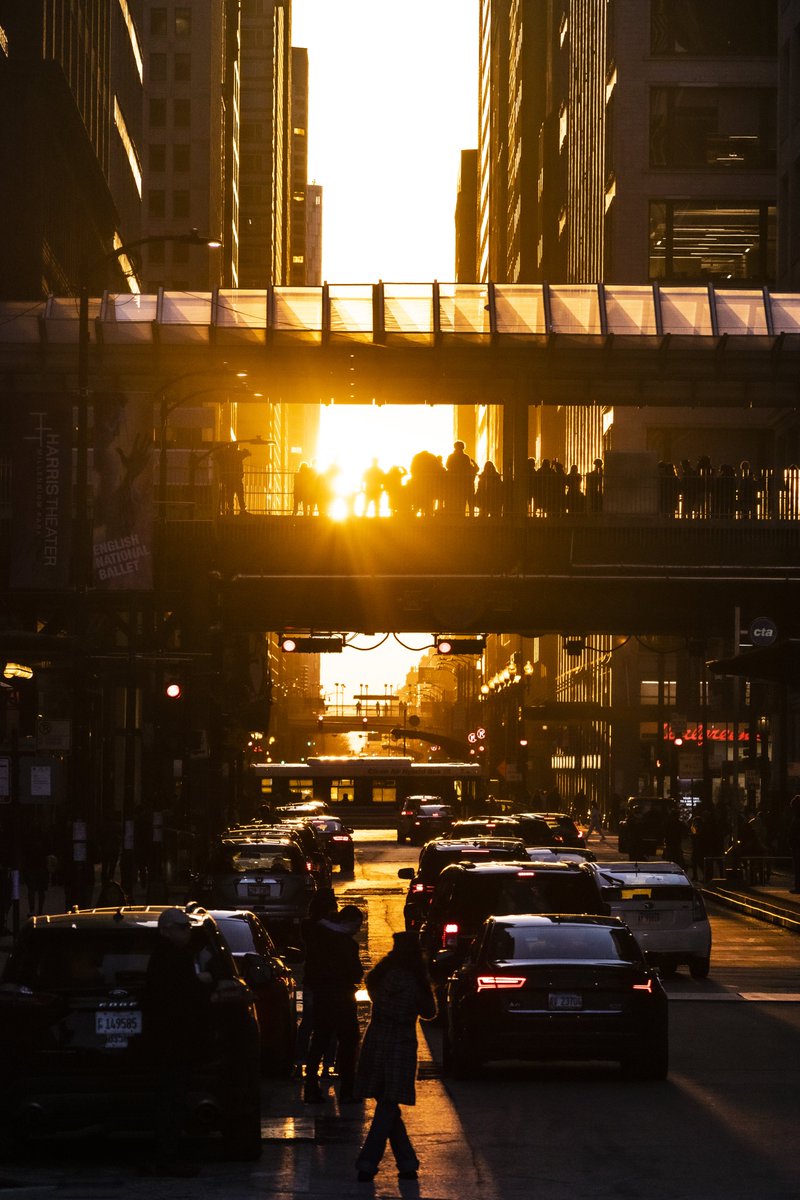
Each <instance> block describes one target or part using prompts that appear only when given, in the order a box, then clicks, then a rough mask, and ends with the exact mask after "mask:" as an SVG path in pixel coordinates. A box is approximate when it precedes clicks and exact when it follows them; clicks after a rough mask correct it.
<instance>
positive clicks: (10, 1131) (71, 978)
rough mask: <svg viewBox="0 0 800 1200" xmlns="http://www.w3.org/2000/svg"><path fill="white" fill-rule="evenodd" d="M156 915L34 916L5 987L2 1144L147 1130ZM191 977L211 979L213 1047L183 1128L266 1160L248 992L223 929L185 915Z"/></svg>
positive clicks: (1, 997)
mask: <svg viewBox="0 0 800 1200" xmlns="http://www.w3.org/2000/svg"><path fill="white" fill-rule="evenodd" d="M162 911H163V907H155V906H152V905H147V906H134V907H125V906H123V907H117V908H109V909H83V910H77V909H74V910H73V911H71V912H69V913H63V914H58V915H55V916H43V917H31V918H30V919H29V920H28V921H27V922H26V923H25V925H24V926H23V928H22V930H21V931H20V934H19V937H18V939H17V941H16V943H15V945H14V947H13V949H12V952H11V954H10V956H9V958H8V961H7V962H6V965H5V968H4V970H3V974H2V977H0V1062H1V1063H2V1068H0V1069H1V1070H2V1075H3V1087H2V1089H0V1118H1V1120H0V1129H2V1131H3V1135H4V1137H6V1138H7V1139H20V1138H24V1137H25V1136H30V1135H33V1134H47V1133H60V1132H66V1131H77V1130H81V1129H86V1128H89V1127H92V1126H98V1127H100V1128H101V1129H103V1130H105V1131H106V1132H109V1133H116V1132H124V1133H126V1134H127V1133H130V1132H136V1131H140V1132H147V1131H149V1130H152V1129H153V1127H154V1111H155V1105H154V1091H155V1086H156V1073H155V1070H154V1068H153V1066H152V1060H151V1058H150V1056H149V1054H148V1052H147V1043H146V1040H145V1039H146V1028H145V1024H146V1022H145V1021H144V1020H143V1002H144V997H145V985H146V975H147V966H148V963H149V960H150V956H151V954H152V952H153V950H154V948H155V946H156V944H157V942H158V939H159V937H160V936H161V935H160V934H159V931H158V918H159V916H160V914H161V912H162ZM186 912H187V916H188V918H189V921H190V925H191V929H190V934H189V936H190V939H191V940H190V945H191V949H192V951H193V953H194V957H195V963H196V967H197V970H198V972H201V971H202V972H208V973H209V974H210V975H211V976H213V979H214V980H215V985H214V988H215V996H214V1002H213V1003H212V1004H210V1005H209V1019H210V1020H211V1022H212V1026H211V1037H210V1038H208V1039H207V1040H203V1041H200V1042H198V1044H197V1047H196V1056H195V1058H194V1061H193V1066H192V1070H191V1077H190V1080H189V1101H190V1103H189V1126H190V1129H193V1130H196V1131H198V1132H199V1131H202V1130H210V1129H212V1128H217V1129H219V1130H221V1132H222V1137H223V1143H224V1147H225V1151H226V1153H227V1155H228V1157H230V1158H237V1159H245V1160H250V1159H256V1158H258V1157H259V1156H260V1154H261V1101H260V1091H261V1085H260V1079H259V1071H258V1054H259V1030H258V1019H257V1016H256V1009H255V1003H254V998H253V994H252V992H251V991H250V989H249V987H248V986H247V985H246V984H245V982H244V981H243V980H242V979H241V978H240V976H239V973H238V971H237V969H236V965H235V962H234V960H233V957H232V955H231V952H230V950H229V949H228V946H227V945H226V943H225V940H224V939H223V937H222V934H221V932H220V929H219V926H218V925H217V923H216V922H215V921H214V919H213V918H212V917H211V916H210V915H209V914H208V913H207V912H205V911H203V910H202V909H197V908H191V909H187V910H186Z"/></svg>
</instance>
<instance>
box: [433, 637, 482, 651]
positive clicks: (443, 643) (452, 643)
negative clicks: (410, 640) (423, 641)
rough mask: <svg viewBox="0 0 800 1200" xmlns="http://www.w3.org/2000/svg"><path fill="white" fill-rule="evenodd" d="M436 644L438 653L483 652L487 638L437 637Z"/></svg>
mask: <svg viewBox="0 0 800 1200" xmlns="http://www.w3.org/2000/svg"><path fill="white" fill-rule="evenodd" d="M435 644H436V653H437V654H483V652H484V650H485V649H486V638H485V637H465V638H453V637H437V638H436V639H435Z"/></svg>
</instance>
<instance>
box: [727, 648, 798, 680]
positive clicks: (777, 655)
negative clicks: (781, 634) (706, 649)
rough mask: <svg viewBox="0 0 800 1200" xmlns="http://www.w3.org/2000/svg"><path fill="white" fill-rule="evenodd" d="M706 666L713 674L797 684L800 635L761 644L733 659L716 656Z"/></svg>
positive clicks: (736, 655)
mask: <svg viewBox="0 0 800 1200" xmlns="http://www.w3.org/2000/svg"><path fill="white" fill-rule="evenodd" d="M706 665H707V666H708V669H709V671H710V672H711V673H712V674H713V675H741V676H743V677H744V678H746V679H769V680H772V682H774V683H790V684H800V638H790V639H788V640H787V641H784V642H776V643H775V645H774V646H764V647H762V648H761V649H760V650H747V651H745V653H744V654H735V655H734V656H733V657H732V658H717V659H714V660H712V661H711V662H709V663H707V664H706Z"/></svg>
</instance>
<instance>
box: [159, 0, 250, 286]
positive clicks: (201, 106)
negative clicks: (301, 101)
mask: <svg viewBox="0 0 800 1200" xmlns="http://www.w3.org/2000/svg"><path fill="white" fill-rule="evenodd" d="M142 29H143V33H142V38H143V45H144V86H145V116H144V124H145V160H144V226H145V229H146V231H147V235H148V236H154V235H158V234H162V233H163V234H164V235H165V236H166V237H168V236H169V235H170V234H176V233H183V232H185V231H187V230H189V229H198V230H199V231H200V233H201V234H203V235H207V236H209V237H217V238H220V239H221V241H222V249H221V250H220V251H219V252H218V253H215V254H213V255H209V254H208V252H207V251H206V250H205V249H204V248H203V247H195V246H191V245H187V244H185V243H178V242H169V241H168V240H165V241H163V242H158V241H156V242H154V243H153V244H151V245H148V246H145V247H143V250H142V254H141V258H142V274H143V280H144V286H145V290H146V291H148V292H153V291H156V290H157V289H158V288H159V287H167V288H170V289H172V290H175V291H186V290H190V289H197V290H204V291H207V290H208V289H209V288H211V287H214V286H219V285H225V286H229V287H230V286H233V285H235V283H236V279H237V257H238V229H237V226H238V196H237V183H238V181H237V171H236V166H237V161H238V150H237V141H238V72H239V64H238V56H239V47H238V41H239V16H238V3H236V2H235V0H195V3H193V4H191V5H189V4H183V5H179V4H172V3H169V4H167V3H163V2H161V3H157V2H154V0H144V5H143V22H142Z"/></svg>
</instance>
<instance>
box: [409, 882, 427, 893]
mask: <svg viewBox="0 0 800 1200" xmlns="http://www.w3.org/2000/svg"><path fill="white" fill-rule="evenodd" d="M411 890H412V892H424V891H425V884H424V883H412V885H411Z"/></svg>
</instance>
